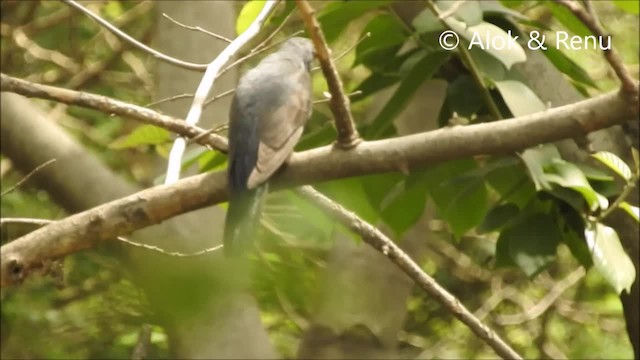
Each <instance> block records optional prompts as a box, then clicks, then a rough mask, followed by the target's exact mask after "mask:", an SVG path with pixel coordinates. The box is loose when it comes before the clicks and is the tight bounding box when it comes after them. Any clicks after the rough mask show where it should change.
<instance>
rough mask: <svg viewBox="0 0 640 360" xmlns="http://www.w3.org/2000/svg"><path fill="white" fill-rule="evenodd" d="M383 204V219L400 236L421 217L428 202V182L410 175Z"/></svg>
mask: <svg viewBox="0 0 640 360" xmlns="http://www.w3.org/2000/svg"><path fill="white" fill-rule="evenodd" d="M397 185H398V186H397V187H396V189H395V191H392V193H391V194H390V196H387V197H386V198H385V199H384V202H383V203H382V204H381V210H382V211H381V216H382V220H384V222H385V223H386V224H387V225H389V226H390V227H391V229H393V231H394V232H395V234H396V236H397V237H398V238H399V237H400V236H401V235H402V234H403V233H404V232H405V231H406V230H408V229H409V228H410V227H411V226H412V225H413V224H415V223H416V221H418V219H420V217H421V216H422V214H423V213H424V208H425V205H426V202H427V184H426V183H425V182H424V181H421V180H419V179H417V177H416V176H409V177H407V178H406V179H405V180H404V181H401V182H400V183H398V184H397Z"/></svg>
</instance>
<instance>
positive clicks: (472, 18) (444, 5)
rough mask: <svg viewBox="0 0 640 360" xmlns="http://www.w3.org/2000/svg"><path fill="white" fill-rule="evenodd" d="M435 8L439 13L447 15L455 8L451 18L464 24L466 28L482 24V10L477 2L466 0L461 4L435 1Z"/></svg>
mask: <svg viewBox="0 0 640 360" xmlns="http://www.w3.org/2000/svg"><path fill="white" fill-rule="evenodd" d="M437 6H438V8H439V9H440V12H441V13H447V12H449V11H451V9H452V8H453V7H454V6H455V7H456V8H455V11H454V12H453V14H452V15H451V16H452V17H453V18H455V19H457V20H459V21H462V22H464V23H465V24H467V26H473V25H477V24H479V23H480V22H482V8H481V7H480V4H479V2H478V1H475V0H468V1H465V2H462V3H458V2H457V1H447V0H445V1H442V0H440V1H437Z"/></svg>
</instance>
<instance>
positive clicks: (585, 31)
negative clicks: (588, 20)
mask: <svg viewBox="0 0 640 360" xmlns="http://www.w3.org/2000/svg"><path fill="white" fill-rule="evenodd" d="M544 5H546V6H547V7H548V8H549V10H551V13H552V14H553V18H554V19H556V20H558V21H559V22H560V23H561V24H562V25H564V26H565V27H566V28H567V29H569V30H570V31H571V32H573V33H574V34H576V35H579V36H581V37H585V36H589V35H592V34H591V31H590V30H589V28H587V27H586V26H585V25H584V23H583V22H582V21H580V19H578V18H577V17H576V16H575V15H574V14H573V13H572V12H571V11H570V10H569V9H567V8H566V7H564V6H562V5H559V4H557V3H555V2H553V1H545V2H544Z"/></svg>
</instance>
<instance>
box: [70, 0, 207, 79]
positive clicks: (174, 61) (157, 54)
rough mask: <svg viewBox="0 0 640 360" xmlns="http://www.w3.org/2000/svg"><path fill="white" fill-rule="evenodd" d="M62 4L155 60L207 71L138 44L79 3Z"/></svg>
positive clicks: (205, 67) (200, 65)
mask: <svg viewBox="0 0 640 360" xmlns="http://www.w3.org/2000/svg"><path fill="white" fill-rule="evenodd" d="M61 1H62V2H64V3H65V4H67V5H70V6H72V7H73V8H75V9H77V10H79V11H80V12H82V13H83V14H85V15H87V16H88V17H90V18H92V19H93V20H95V21H96V22H97V23H99V24H100V25H102V26H104V27H105V28H107V29H108V30H109V31H111V32H112V33H113V34H114V35H116V36H118V37H119V38H121V39H122V40H124V41H126V42H128V43H130V44H132V45H133V46H135V47H137V48H138V49H140V50H142V51H145V52H148V53H150V54H152V55H153V56H155V57H156V58H158V59H160V60H162V61H165V62H167V63H169V64H172V65H176V66H179V67H182V68H185V69H188V70H194V71H204V70H206V69H207V64H196V63H192V62H188V61H182V60H180V59H176V58H174V57H171V56H169V55H166V54H163V53H161V52H160V51H158V50H155V49H153V48H151V47H149V46H147V45H145V44H143V43H141V42H139V41H138V40H136V39H134V38H132V37H131V36H129V35H128V34H127V33H125V32H124V31H122V30H120V29H118V28H117V27H115V26H113V25H112V24H111V23H109V22H108V21H107V20H105V19H103V18H101V17H100V16H99V15H96V14H94V13H93V12H91V10H89V9H87V8H85V7H84V6H82V5H80V4H79V3H77V2H76V1H75V0H61Z"/></svg>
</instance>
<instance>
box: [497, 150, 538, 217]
mask: <svg viewBox="0 0 640 360" xmlns="http://www.w3.org/2000/svg"><path fill="white" fill-rule="evenodd" d="M511 159H513V158H511ZM500 160H502V159H498V160H492V162H496V161H500ZM489 166H490V165H489ZM485 180H486V181H487V183H488V184H489V185H490V186H491V187H492V188H493V189H495V190H496V191H497V192H498V193H499V194H500V197H501V200H502V201H508V202H510V203H513V204H515V205H517V206H518V207H519V208H520V209H524V207H525V206H526V205H527V204H528V203H529V202H530V201H531V199H533V197H534V196H535V194H536V189H535V187H534V184H533V182H532V181H531V180H530V179H529V177H528V176H527V173H526V172H525V171H524V168H523V166H522V164H521V163H520V162H519V161H518V162H515V163H511V164H509V165H507V166H500V167H496V168H493V169H492V170H491V171H490V172H488V173H487V174H486V175H485Z"/></svg>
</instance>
